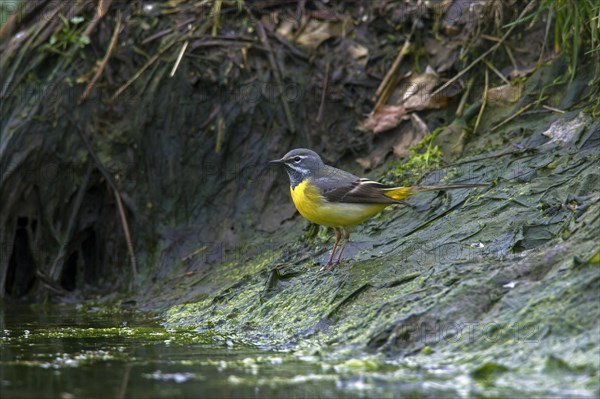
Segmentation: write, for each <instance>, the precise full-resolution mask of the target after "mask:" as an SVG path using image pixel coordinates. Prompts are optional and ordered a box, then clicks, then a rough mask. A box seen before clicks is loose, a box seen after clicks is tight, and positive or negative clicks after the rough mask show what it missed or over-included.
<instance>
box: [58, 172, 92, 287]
mask: <svg viewBox="0 0 600 399" xmlns="http://www.w3.org/2000/svg"><path fill="white" fill-rule="evenodd" d="M91 175H92V164H91V163H88V168H87V171H86V173H85V176H84V177H83V180H82V181H81V184H80V186H79V190H77V195H76V196H75V200H74V201H73V209H72V212H71V216H70V217H69V222H68V223H67V231H66V232H65V235H64V237H63V239H62V240H61V242H60V247H59V248H58V253H57V254H56V258H54V262H52V266H51V267H50V272H49V273H48V274H49V276H50V277H49V278H50V280H51V281H57V280H58V278H59V277H60V275H61V274H62V269H63V267H64V262H63V260H64V258H65V253H66V251H67V244H68V243H69V240H70V239H71V236H72V235H73V229H74V228H75V222H76V221H77V215H78V214H79V209H80V208H81V204H82V203H83V196H84V195H85V191H86V189H87V187H88V183H89V181H90V177H91Z"/></svg>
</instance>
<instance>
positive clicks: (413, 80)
mask: <svg viewBox="0 0 600 399" xmlns="http://www.w3.org/2000/svg"><path fill="white" fill-rule="evenodd" d="M438 82H439V78H438V75H437V74H436V73H435V71H434V70H433V69H432V68H431V67H429V66H428V67H427V69H426V71H425V73H423V74H421V75H414V76H410V77H409V78H408V79H407V80H406V81H404V82H400V83H399V84H398V87H397V88H396V90H395V92H394V94H392V96H391V101H392V102H395V103H396V104H397V105H384V106H383V107H381V108H380V109H379V110H376V111H375V112H372V113H371V114H370V115H369V116H368V117H367V119H366V120H365V121H364V122H363V123H362V125H361V126H360V127H359V129H361V130H364V131H371V132H373V133H381V132H384V131H386V130H389V129H393V128H395V127H396V126H398V125H399V124H400V123H401V122H402V121H403V120H405V119H408V118H409V115H408V114H409V113H411V112H414V111H421V110H424V109H434V108H435V109H437V108H442V107H444V106H446V103H447V98H446V97H445V96H443V95H436V96H431V93H432V92H433V89H434V88H435V87H436V86H437V84H438Z"/></svg>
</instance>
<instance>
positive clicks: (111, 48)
mask: <svg viewBox="0 0 600 399" xmlns="http://www.w3.org/2000/svg"><path fill="white" fill-rule="evenodd" d="M120 31H121V13H120V12H119V13H117V23H116V25H115V30H114V32H113V35H112V38H111V39H110V44H109V45H108V50H107V51H106V55H105V56H104V59H102V62H101V63H100V65H99V66H98V70H97V71H96V73H95V74H94V77H93V78H92V80H91V81H90V83H89V84H88V85H87V87H86V88H85V91H84V92H83V94H82V95H81V97H79V101H78V102H77V104H78V105H81V104H83V102H84V101H85V100H86V99H87V98H88V96H89V95H90V93H91V91H92V89H93V88H94V86H95V85H96V83H98V79H100V75H102V72H104V69H105V68H106V65H107V64H108V60H109V59H110V57H111V55H112V53H113V51H114V49H115V47H116V45H117V39H118V38H119V32H120Z"/></svg>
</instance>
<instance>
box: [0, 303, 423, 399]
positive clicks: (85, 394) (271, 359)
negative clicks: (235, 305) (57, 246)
mask: <svg viewBox="0 0 600 399" xmlns="http://www.w3.org/2000/svg"><path fill="white" fill-rule="evenodd" d="M34 309H35V310H34ZM0 343H1V346H0V397H2V398H65V399H68V398H183V397H190V398H192V397H193V398H200V397H206V398H211V397H219V398H258V397H268V398H270V397H285V398H338V397H341V396H344V397H365V396H372V397H374V396H377V397H379V396H380V395H377V393H376V392H375V391H373V390H372V389H371V388H373V387H372V386H371V385H370V383H368V382H365V381H364V380H363V378H362V377H361V376H360V372H358V373H357V370H354V371H352V370H350V371H348V370H346V371H345V370H344V369H343V368H339V367H332V366H327V365H325V364H323V363H321V362H318V361H307V360H302V359H301V358H299V357H298V356H293V355H291V354H289V353H283V352H275V351H264V350H259V349H256V348H252V347H247V346H240V345H237V344H234V343H233V342H231V340H228V339H225V338H223V337H219V336H216V335H214V334H212V333H206V332H205V333H199V332H197V331H194V330H171V329H165V328H164V327H162V326H161V325H160V324H159V323H158V320H156V319H153V318H151V317H144V316H143V315H139V314H138V315H136V314H134V313H130V314H127V313H122V314H110V315H107V314H104V313H101V312H93V311H92V312H90V311H87V312H83V311H81V310H77V309H76V308H75V307H73V306H58V305H55V306H45V307H35V308H34V307H28V306H15V305H4V307H1V306H0ZM358 371H360V370H359V369H358ZM406 389H408V390H412V389H411V387H410V386H406ZM380 393H382V392H380ZM390 395H391V394H388V395H384V396H390Z"/></svg>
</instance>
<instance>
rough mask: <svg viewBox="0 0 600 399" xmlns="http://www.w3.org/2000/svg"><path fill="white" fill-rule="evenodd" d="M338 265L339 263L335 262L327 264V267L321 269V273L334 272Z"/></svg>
mask: <svg viewBox="0 0 600 399" xmlns="http://www.w3.org/2000/svg"><path fill="white" fill-rule="evenodd" d="M337 265H338V264H337V263H333V262H327V264H326V265H325V266H323V267H322V268H320V269H319V271H320V272H328V271H330V270H333V268H334V267H336V266H337Z"/></svg>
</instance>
